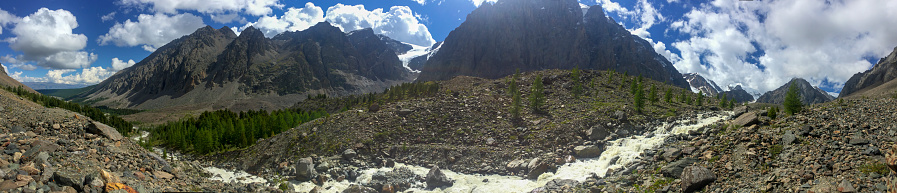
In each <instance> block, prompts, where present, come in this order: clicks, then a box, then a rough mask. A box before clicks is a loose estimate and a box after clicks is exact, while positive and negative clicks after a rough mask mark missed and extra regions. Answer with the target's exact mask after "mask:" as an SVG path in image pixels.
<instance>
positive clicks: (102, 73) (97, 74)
mask: <svg viewBox="0 0 897 193" xmlns="http://www.w3.org/2000/svg"><path fill="white" fill-rule="evenodd" d="M71 72H75V70H73V69H64V70H50V71H48V72H47V76H46V78H47V80H48V82H53V83H59V84H97V83H100V82H102V81H103V80H106V78H109V76H112V75H113V74H115V72H116V71H112V70H109V69H105V68H103V67H90V68H84V69H81V73H76V74H70V75H67V76H66V75H65V74H68V73H71Z"/></svg>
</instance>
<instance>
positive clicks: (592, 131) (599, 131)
mask: <svg viewBox="0 0 897 193" xmlns="http://www.w3.org/2000/svg"><path fill="white" fill-rule="evenodd" d="M607 135H610V131H608V130H607V127H604V125H601V124H597V125H595V126H592V128H589V130H586V136H588V137H589V140H592V141H594V140H603V139H605V138H607Z"/></svg>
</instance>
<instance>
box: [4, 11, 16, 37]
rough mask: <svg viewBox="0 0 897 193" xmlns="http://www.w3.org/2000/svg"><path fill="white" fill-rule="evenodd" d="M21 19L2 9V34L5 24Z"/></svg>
mask: <svg viewBox="0 0 897 193" xmlns="http://www.w3.org/2000/svg"><path fill="white" fill-rule="evenodd" d="M18 21H19V17H16V16H15V15H12V14H9V12H6V11H4V10H3V9H0V34H3V26H6V25H9V24H11V23H16V22H18Z"/></svg>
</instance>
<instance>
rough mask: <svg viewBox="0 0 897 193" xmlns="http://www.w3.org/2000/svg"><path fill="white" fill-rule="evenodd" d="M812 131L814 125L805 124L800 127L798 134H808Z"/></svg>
mask: <svg viewBox="0 0 897 193" xmlns="http://www.w3.org/2000/svg"><path fill="white" fill-rule="evenodd" d="M812 131H813V126H809V125H804V126H802V127H800V130H799V131H798V132H797V133H796V134H797V135H799V136H807V135H809V134H810V132H812Z"/></svg>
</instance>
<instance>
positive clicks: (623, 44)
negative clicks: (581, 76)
mask: <svg viewBox="0 0 897 193" xmlns="http://www.w3.org/2000/svg"><path fill="white" fill-rule="evenodd" d="M434 50H435V49H434ZM574 67H578V68H580V69H599V70H610V69H613V70H616V71H618V72H626V73H628V74H630V75H642V76H645V77H647V78H650V79H654V80H658V81H661V82H667V83H670V84H673V85H676V86H679V87H682V88H688V82H686V81H685V79H683V78H682V76H681V74H680V73H679V72H678V71H677V70H676V69H675V67H673V65H672V64H671V63H670V62H669V61H667V60H666V58H664V57H663V56H661V55H659V54H657V53H656V52H654V49H653V47H652V46H651V45H650V43H648V42H647V41H645V40H643V39H641V38H639V37H637V36H634V35H632V34H630V33H629V31H627V30H626V29H625V28H623V27H622V26H620V25H619V24H617V23H616V22H615V21H613V20H612V19H610V18H608V17H606V16H605V15H604V11H603V10H602V8H601V7H599V6H592V7H591V8H589V9H588V11H586V14H585V15H583V11H582V9H581V8H580V6H579V3H578V2H576V1H575V0H535V1H531V0H501V1H498V2H496V3H495V4H483V5H482V6H480V7H479V8H477V9H476V10H474V11H473V12H472V13H471V14H470V15H468V16H467V20H465V21H464V23H462V24H461V25H460V26H459V27H458V28H456V29H455V30H453V31H452V32H451V33H450V34H449V35H448V36H447V37H446V39H445V41H444V42H443V44H442V45H441V48H439V49H438V52H435V53H433V55H432V57H430V58H429V60H427V62H426V64H425V65H424V66H423V68H422V70H421V74H420V78H419V79H418V80H419V81H429V80H446V79H449V78H452V77H454V76H457V75H467V76H477V77H484V78H499V77H503V76H507V75H509V74H513V73H514V72H515V70H516V69H520V70H521V71H535V70H542V69H571V68H574Z"/></svg>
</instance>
